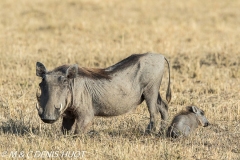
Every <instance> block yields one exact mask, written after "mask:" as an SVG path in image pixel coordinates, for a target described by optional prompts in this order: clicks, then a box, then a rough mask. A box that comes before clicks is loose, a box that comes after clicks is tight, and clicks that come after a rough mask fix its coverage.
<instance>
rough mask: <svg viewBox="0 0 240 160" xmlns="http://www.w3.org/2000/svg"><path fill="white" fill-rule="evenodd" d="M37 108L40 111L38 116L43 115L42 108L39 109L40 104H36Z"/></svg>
mask: <svg viewBox="0 0 240 160" xmlns="http://www.w3.org/2000/svg"><path fill="white" fill-rule="evenodd" d="M36 108H37V110H38V114H42V108H41V107H38V103H36Z"/></svg>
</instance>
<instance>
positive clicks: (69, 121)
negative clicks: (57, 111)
mask: <svg viewBox="0 0 240 160" xmlns="http://www.w3.org/2000/svg"><path fill="white" fill-rule="evenodd" d="M74 122H75V118H66V117H63V121H62V132H63V134H68V133H69V131H70V130H71V129H72V126H73V124H74Z"/></svg>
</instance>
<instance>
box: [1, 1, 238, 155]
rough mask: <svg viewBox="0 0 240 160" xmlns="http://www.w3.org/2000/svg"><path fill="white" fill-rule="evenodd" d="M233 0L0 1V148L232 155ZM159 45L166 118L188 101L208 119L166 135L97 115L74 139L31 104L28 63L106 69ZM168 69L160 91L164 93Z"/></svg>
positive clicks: (142, 112) (135, 117)
mask: <svg viewBox="0 0 240 160" xmlns="http://www.w3.org/2000/svg"><path fill="white" fill-rule="evenodd" d="M239 8H240V1H238V0H231V1H230V0H218V1H208V0H202V1H198V0H189V1H183V0H179V1H174V0H169V1H163V0H160V1H159V0H151V1H144V0H139V1H137V0H130V1H121V0H114V1H110V0H104V1H99V0H67V1H58V0H50V1H42V0H31V1H30V0H21V1H14V0H1V1H0V70H1V72H0V73H1V76H0V141H1V144H0V151H1V152H3V151H6V150H7V151H8V152H9V151H12V150H14V151H26V152H27V151H31V150H33V151H36V150H40V151H42V150H53V149H55V150H86V151H87V153H86V158H88V159H130V158H131V159H239V157H240V156H239V155H240V150H239V148H240V144H239V139H240V125H239V121H240V100H239V97H240V92H239V91H240V45H239V41H240V27H239V24H240V11H239ZM148 51H150V52H157V53H162V54H164V55H165V56H166V57H167V58H168V59H169V60H170V65H171V81H172V84H171V87H172V92H173V97H172V101H171V103H170V104H169V114H170V118H172V117H173V116H174V114H175V113H177V112H178V111H180V110H182V109H183V108H184V107H185V106H186V105H190V104H195V105H197V106H199V107H200V108H202V109H203V110H205V111H206V116H207V117H208V119H209V121H210V123H211V124H212V125H211V126H210V127H208V128H199V129H198V130H197V131H196V132H195V133H193V134H192V135H191V136H190V137H189V138H187V139H179V140H176V141H170V140H169V139H166V138H164V137H158V136H156V135H151V136H144V135H142V134H141V133H142V132H143V131H144V129H145V127H146V125H147V124H148V120H149V119H148V118H149V114H148V111H147V107H146V105H145V103H143V104H141V105H140V107H138V108H137V109H136V111H135V112H134V113H131V114H126V115H123V116H119V117H112V118H110V119H106V118H100V117H98V118H95V120H94V121H93V124H92V125H91V126H90V127H89V131H90V130H95V131H96V132H97V133H95V132H93V133H92V134H87V135H83V136H80V137H78V138H75V139H73V138H72V137H71V136H69V137H64V136H62V135H61V133H60V123H61V122H57V123H56V124H53V125H49V124H44V123H43V122H41V120H40V119H39V117H38V114H37V111H36V109H35V102H36V98H35V92H36V89H37V87H38V83H39V82H40V79H39V78H38V77H36V76H35V74H36V73H35V64H36V62H37V61H40V62H42V63H44V64H45V66H46V67H47V68H48V69H49V70H50V69H53V68H55V67H57V66H59V65H62V64H74V63H77V64H79V65H80V66H84V67H99V68H104V67H107V66H110V65H113V64H115V63H116V62H118V61H120V60H121V59H123V58H125V57H127V56H129V55H131V54H133V53H144V52H148ZM166 86H167V74H165V75H164V78H163V84H162V86H161V89H160V92H161V94H162V97H164V98H165V91H166Z"/></svg>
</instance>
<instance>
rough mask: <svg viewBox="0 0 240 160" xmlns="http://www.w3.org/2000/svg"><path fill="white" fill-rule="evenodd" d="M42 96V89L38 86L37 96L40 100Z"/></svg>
mask: <svg viewBox="0 0 240 160" xmlns="http://www.w3.org/2000/svg"><path fill="white" fill-rule="evenodd" d="M40 96H41V91H40V89H39V88H38V89H37V92H36V97H37V99H38V100H39V98H40Z"/></svg>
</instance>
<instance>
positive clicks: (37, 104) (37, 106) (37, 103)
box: [36, 103, 39, 111]
mask: <svg viewBox="0 0 240 160" xmlns="http://www.w3.org/2000/svg"><path fill="white" fill-rule="evenodd" d="M36 108H37V110H38V111H39V107H38V103H36Z"/></svg>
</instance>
